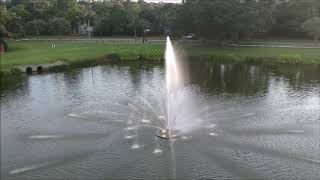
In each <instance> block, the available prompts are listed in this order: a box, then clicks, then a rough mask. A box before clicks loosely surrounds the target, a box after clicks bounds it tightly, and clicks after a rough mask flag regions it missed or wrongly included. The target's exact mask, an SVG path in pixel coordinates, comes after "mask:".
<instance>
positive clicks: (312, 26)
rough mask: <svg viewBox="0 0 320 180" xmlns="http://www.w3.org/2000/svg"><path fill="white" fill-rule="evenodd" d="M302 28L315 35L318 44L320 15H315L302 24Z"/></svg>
mask: <svg viewBox="0 0 320 180" xmlns="http://www.w3.org/2000/svg"><path fill="white" fill-rule="evenodd" d="M302 28H303V29H304V30H305V31H306V32H307V33H308V34H309V35H310V36H313V39H314V42H315V45H317V44H318V41H319V38H320V17H313V18H311V19H308V20H307V21H306V22H304V23H303V24H302Z"/></svg>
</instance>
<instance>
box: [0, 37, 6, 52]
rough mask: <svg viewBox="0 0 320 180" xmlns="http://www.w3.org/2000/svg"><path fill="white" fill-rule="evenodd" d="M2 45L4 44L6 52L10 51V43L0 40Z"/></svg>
mask: <svg viewBox="0 0 320 180" xmlns="http://www.w3.org/2000/svg"><path fill="white" fill-rule="evenodd" d="M0 44H3V47H4V51H6V52H7V51H8V43H7V42H6V41H5V40H4V39H0Z"/></svg>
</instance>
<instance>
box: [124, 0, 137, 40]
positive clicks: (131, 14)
mask: <svg viewBox="0 0 320 180" xmlns="http://www.w3.org/2000/svg"><path fill="white" fill-rule="evenodd" d="M125 8H126V12H127V16H128V17H127V18H128V22H129V23H128V28H129V29H133V32H134V38H135V39H136V38H137V28H138V25H139V20H140V17H139V14H140V12H141V8H140V4H138V3H133V2H126V4H125Z"/></svg>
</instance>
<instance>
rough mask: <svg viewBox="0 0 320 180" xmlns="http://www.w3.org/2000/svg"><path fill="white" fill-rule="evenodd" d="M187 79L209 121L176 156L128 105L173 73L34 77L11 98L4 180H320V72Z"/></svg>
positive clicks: (293, 68)
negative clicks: (132, 123) (138, 124)
mask: <svg viewBox="0 0 320 180" xmlns="http://www.w3.org/2000/svg"><path fill="white" fill-rule="evenodd" d="M184 69H185V72H186V74H185V77H186V81H185V83H186V84H192V85H193V86H194V87H196V89H197V92H196V93H197V95H198V96H199V97H201V98H202V99H203V100H202V102H203V105H202V106H203V107H206V108H207V111H206V112H204V113H203V114H201V117H202V118H203V119H205V123H204V124H203V125H201V126H200V127H199V128H195V129H193V130H192V131H189V132H187V133H185V134H183V135H181V136H179V137H177V138H176V139H175V141H174V142H173V147H174V151H172V150H171V148H170V143H169V141H168V140H164V139H159V138H157V137H156V136H155V134H156V133H155V130H154V129H152V128H139V129H130V126H129V123H128V122H129V121H130V120H131V121H132V119H135V120H138V121H139V122H140V121H141V123H145V124H152V123H153V119H152V118H150V117H148V116H147V115H144V114H143V112H142V115H141V116H140V115H137V114H134V113H132V108H130V107H131V106H128V105H130V104H134V102H135V100H136V99H137V98H138V97H141V96H143V95H144V94H145V90H146V89H148V88H149V87H150V86H152V84H160V83H163V81H164V79H165V70H164V67H163V66H148V67H144V66H133V65H126V64H122V65H119V64H118V65H117V64H113V65H105V66H96V67H89V68H81V69H74V70H72V71H68V72H61V73H48V74H42V75H31V76H28V77H26V80H25V81H22V82H21V83H20V84H19V85H18V86H17V87H15V88H13V89H10V90H4V91H2V92H1V179H168V178H177V179H248V178H251V179H318V178H319V177H320V66H319V65H290V64H271V63H270V64H268V63H267V64H266V63H248V62H246V63H245V62H223V61H208V60H188V61H185V62H184ZM182 106H183V105H182ZM136 108H139V107H136ZM139 118H140V119H139ZM172 152H173V153H174V155H173V154H172Z"/></svg>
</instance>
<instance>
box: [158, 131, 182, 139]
mask: <svg viewBox="0 0 320 180" xmlns="http://www.w3.org/2000/svg"><path fill="white" fill-rule="evenodd" d="M156 136H157V137H159V138H161V139H170V138H176V137H178V131H173V132H171V134H170V131H169V130H168V129H161V130H159V131H157V134H156Z"/></svg>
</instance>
